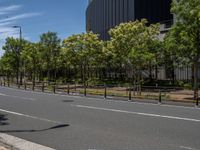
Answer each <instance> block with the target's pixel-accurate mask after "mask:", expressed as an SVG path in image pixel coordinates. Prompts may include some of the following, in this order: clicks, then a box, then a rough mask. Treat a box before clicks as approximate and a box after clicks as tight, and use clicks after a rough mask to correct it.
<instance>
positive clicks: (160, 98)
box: [159, 90, 162, 104]
mask: <svg viewBox="0 0 200 150" xmlns="http://www.w3.org/2000/svg"><path fill="white" fill-rule="evenodd" d="M161 103H162V93H161V90H159V104H161Z"/></svg>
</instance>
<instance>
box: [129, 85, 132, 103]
mask: <svg viewBox="0 0 200 150" xmlns="http://www.w3.org/2000/svg"><path fill="white" fill-rule="evenodd" d="M131 97H132V96H131V87H129V101H131Z"/></svg>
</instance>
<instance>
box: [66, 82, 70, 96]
mask: <svg viewBox="0 0 200 150" xmlns="http://www.w3.org/2000/svg"><path fill="white" fill-rule="evenodd" d="M69 92H70V91H69V83H67V94H68V95H69Z"/></svg>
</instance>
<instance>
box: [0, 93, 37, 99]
mask: <svg viewBox="0 0 200 150" xmlns="http://www.w3.org/2000/svg"><path fill="white" fill-rule="evenodd" d="M0 96H4V97H12V98H20V99H24V100H30V101H36V99H35V98H28V97H21V96H14V95H6V94H3V93H0Z"/></svg>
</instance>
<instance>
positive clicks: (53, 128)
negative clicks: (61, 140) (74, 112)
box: [0, 124, 69, 133]
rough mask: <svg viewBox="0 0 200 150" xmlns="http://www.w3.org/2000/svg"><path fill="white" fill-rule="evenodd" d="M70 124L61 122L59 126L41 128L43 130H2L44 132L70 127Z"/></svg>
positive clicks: (10, 131) (5, 131) (8, 131)
mask: <svg viewBox="0 0 200 150" xmlns="http://www.w3.org/2000/svg"><path fill="white" fill-rule="evenodd" d="M68 126H69V124H61V125H57V126H53V127H50V128H47V129H41V130H3V131H0V132H1V133H20V132H43V131H48V130H55V129H59V128H65V127H68Z"/></svg>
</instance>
